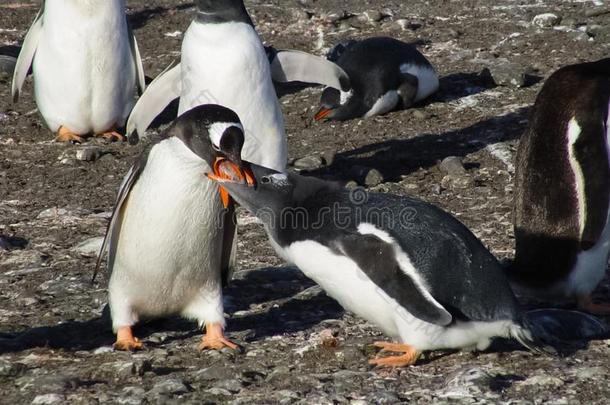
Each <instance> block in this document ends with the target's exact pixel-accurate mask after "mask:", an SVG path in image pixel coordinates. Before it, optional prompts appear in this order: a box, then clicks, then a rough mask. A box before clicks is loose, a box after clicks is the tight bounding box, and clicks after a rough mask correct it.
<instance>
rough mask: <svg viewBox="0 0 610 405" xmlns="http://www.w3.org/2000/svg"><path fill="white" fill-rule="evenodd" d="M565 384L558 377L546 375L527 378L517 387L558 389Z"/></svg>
mask: <svg viewBox="0 0 610 405" xmlns="http://www.w3.org/2000/svg"><path fill="white" fill-rule="evenodd" d="M564 384H565V382H564V381H563V380H562V379H561V378H558V377H553V376H551V375H547V374H538V375H534V376H532V377H530V378H528V379H527V380H525V381H522V382H521V383H520V384H519V385H520V386H521V385H525V386H531V385H538V386H543V387H555V388H559V387H561V386H562V385H564Z"/></svg>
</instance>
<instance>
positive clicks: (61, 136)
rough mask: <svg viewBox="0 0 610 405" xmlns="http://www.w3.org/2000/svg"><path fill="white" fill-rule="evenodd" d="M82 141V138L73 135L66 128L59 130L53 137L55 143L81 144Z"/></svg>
mask: <svg viewBox="0 0 610 405" xmlns="http://www.w3.org/2000/svg"><path fill="white" fill-rule="evenodd" d="M84 141H85V140H84V139H83V137H82V136H80V135H77V134H75V133H74V132H72V131H70V130H69V129H67V128H66V127H61V128H59V131H58V132H57V136H56V137H55V142H71V143H83V142H84Z"/></svg>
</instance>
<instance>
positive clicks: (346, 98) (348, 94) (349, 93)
mask: <svg viewBox="0 0 610 405" xmlns="http://www.w3.org/2000/svg"><path fill="white" fill-rule="evenodd" d="M353 95H354V91H353V90H350V91H341V98H340V99H339V103H340V104H341V105H343V104H345V103H347V102H348V101H349V100H350V99H351V98H352V96H353Z"/></svg>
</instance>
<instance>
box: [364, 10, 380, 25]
mask: <svg viewBox="0 0 610 405" xmlns="http://www.w3.org/2000/svg"><path fill="white" fill-rule="evenodd" d="M362 18H363V20H364V21H366V22H369V23H376V22H379V21H381V20H382V19H383V15H382V14H381V12H379V11H377V10H368V11H365V12H364V13H362Z"/></svg>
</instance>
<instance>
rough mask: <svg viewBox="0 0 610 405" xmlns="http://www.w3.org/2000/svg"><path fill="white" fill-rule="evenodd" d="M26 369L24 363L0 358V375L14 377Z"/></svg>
mask: <svg viewBox="0 0 610 405" xmlns="http://www.w3.org/2000/svg"><path fill="white" fill-rule="evenodd" d="M26 369H27V367H26V365H25V364H22V363H14V362H10V361H8V360H0V377H16V376H18V375H21V374H23V373H24V372H25V370H26Z"/></svg>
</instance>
